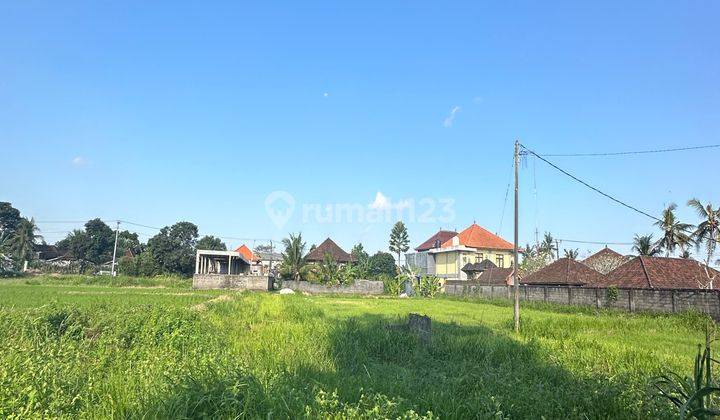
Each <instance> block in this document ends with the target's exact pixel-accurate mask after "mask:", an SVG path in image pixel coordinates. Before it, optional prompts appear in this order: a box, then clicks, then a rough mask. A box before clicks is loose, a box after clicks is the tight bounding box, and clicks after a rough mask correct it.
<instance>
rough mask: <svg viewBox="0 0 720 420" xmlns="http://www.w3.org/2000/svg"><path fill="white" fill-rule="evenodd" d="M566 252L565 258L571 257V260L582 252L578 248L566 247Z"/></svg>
mask: <svg viewBox="0 0 720 420" xmlns="http://www.w3.org/2000/svg"><path fill="white" fill-rule="evenodd" d="M564 252H565V258H570V259H571V260H575V259H577V257H578V255H579V254H580V252H579V251H578V250H577V248H575V249H566V250H564Z"/></svg>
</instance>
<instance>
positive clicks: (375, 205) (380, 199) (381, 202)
mask: <svg viewBox="0 0 720 420" xmlns="http://www.w3.org/2000/svg"><path fill="white" fill-rule="evenodd" d="M390 207H391V205H390V199H389V198H387V197H386V196H385V194H383V193H381V192H380V191H378V192H377V194H375V201H373V202H372V203H370V208H371V209H375V210H385V209H389V208H390Z"/></svg>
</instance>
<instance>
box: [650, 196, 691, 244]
mask: <svg viewBox="0 0 720 420" xmlns="http://www.w3.org/2000/svg"><path fill="white" fill-rule="evenodd" d="M676 209H677V204H675V203H670V205H668V206H667V208H665V210H663V212H662V219H660V220H658V221H657V222H655V226H657V227H659V228H660V230H662V237H661V238H660V240H658V241H657V243H656V244H655V247H657V248H658V249H665V256H666V257H669V256H670V254H672V253H673V252H675V248H676V247H680V252H681V253H684V252H685V247H686V246H687V245H688V244H689V243H690V242H691V239H690V233H691V232H692V229H693V228H694V226H693V225H691V224H689V223H680V222H679V221H678V220H677V217H675V210H676Z"/></svg>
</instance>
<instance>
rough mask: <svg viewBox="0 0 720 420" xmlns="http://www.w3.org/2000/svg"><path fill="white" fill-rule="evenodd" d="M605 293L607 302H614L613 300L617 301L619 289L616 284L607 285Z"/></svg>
mask: <svg viewBox="0 0 720 420" xmlns="http://www.w3.org/2000/svg"><path fill="white" fill-rule="evenodd" d="M605 293H606V296H607V300H608V303H615V302H617V300H618V294H619V291H618V288H617V286H609V287H608V288H607V292H605Z"/></svg>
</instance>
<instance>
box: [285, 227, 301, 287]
mask: <svg viewBox="0 0 720 420" xmlns="http://www.w3.org/2000/svg"><path fill="white" fill-rule="evenodd" d="M282 243H283V245H284V246H285V252H283V253H282V264H281V266H280V270H281V272H282V273H283V275H284V276H286V277H289V278H290V279H292V280H295V281H300V280H302V278H303V275H304V274H305V272H306V271H307V270H306V268H305V267H306V264H307V262H306V261H305V242H303V240H302V234H301V233H298V234H297V235H294V234H292V233H291V234H290V237H289V238H285V239H283V240H282Z"/></svg>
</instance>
